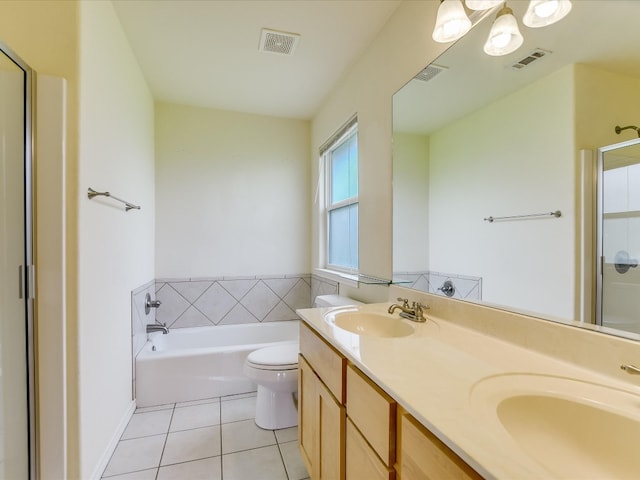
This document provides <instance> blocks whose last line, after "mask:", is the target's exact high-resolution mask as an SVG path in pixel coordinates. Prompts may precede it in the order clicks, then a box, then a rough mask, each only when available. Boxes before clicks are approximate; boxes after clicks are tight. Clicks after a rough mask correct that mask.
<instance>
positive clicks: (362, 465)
mask: <svg viewBox="0 0 640 480" xmlns="http://www.w3.org/2000/svg"><path fill="white" fill-rule="evenodd" d="M365 478H366V479H367V480H394V479H395V478H396V472H395V470H393V468H389V467H387V466H386V465H385V464H384V463H382V462H381V461H380V459H379V458H378V456H377V455H376V454H375V453H374V452H373V450H372V449H371V447H370V446H369V444H367V442H366V440H365V439H364V438H362V435H361V434H360V432H358V430H357V429H356V427H354V426H353V423H352V422H351V420H350V419H347V475H346V480H362V479H365Z"/></svg>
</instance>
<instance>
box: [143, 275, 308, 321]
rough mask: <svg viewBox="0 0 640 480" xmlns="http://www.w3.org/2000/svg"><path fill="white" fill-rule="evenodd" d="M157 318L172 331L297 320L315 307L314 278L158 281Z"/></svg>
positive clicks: (283, 277) (282, 277)
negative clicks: (302, 311) (299, 312)
mask: <svg viewBox="0 0 640 480" xmlns="http://www.w3.org/2000/svg"><path fill="white" fill-rule="evenodd" d="M155 296H156V298H157V299H158V300H160V301H161V302H162V305H161V306H160V308H158V309H157V312H156V319H157V320H158V321H159V322H161V323H166V324H167V325H168V326H169V327H170V328H183V327H202V326H212V325H229V324H240V323H258V322H272V321H280V320H297V319H298V316H297V315H296V313H295V310H296V309H298V308H308V307H310V306H311V277H310V275H281V276H263V277H250V278H247V277H243V278H217V279H216V278H211V279H164V280H163V279H158V280H156V292H155Z"/></svg>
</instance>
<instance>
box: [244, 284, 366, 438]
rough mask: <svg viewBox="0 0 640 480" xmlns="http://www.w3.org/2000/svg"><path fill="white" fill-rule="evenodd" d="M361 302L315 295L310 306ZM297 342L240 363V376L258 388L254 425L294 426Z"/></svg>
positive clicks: (253, 354)
mask: <svg viewBox="0 0 640 480" xmlns="http://www.w3.org/2000/svg"><path fill="white" fill-rule="evenodd" d="M360 304H361V302H358V301H356V300H353V299H351V298H347V297H342V296H340V295H319V296H318V297H316V300H315V302H314V304H313V306H314V307H338V306H343V305H360ZM299 350H300V347H299V344H298V342H287V343H283V344H281V345H276V346H274V347H266V348H261V349H259V350H255V351H253V352H251V353H250V354H249V355H248V356H247V360H246V362H245V364H244V374H245V375H246V376H247V377H249V378H250V379H251V380H253V381H254V382H255V383H256V384H257V385H258V397H257V398H256V419H255V421H256V425H258V426H259V427H260V428H264V429H267V430H277V429H280V428H288V427H294V426H296V425H297V424H298V408H297V391H298V352H299Z"/></svg>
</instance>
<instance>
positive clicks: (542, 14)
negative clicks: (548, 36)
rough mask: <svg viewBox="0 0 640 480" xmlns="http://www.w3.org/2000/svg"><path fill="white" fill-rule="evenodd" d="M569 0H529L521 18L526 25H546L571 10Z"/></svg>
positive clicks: (537, 26)
mask: <svg viewBox="0 0 640 480" xmlns="http://www.w3.org/2000/svg"><path fill="white" fill-rule="evenodd" d="M571 7H572V5H571V1H570V0H531V2H529V7H527V11H526V13H525V14H524V17H523V18H522V23H524V24H525V25H526V26H527V27H531V28H540V27H546V26H547V25H551V24H553V23H556V22H558V21H560V20H562V19H563V18H564V17H566V16H567V14H568V13H569V12H570V11H571Z"/></svg>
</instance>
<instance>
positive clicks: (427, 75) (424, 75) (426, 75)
mask: <svg viewBox="0 0 640 480" xmlns="http://www.w3.org/2000/svg"><path fill="white" fill-rule="evenodd" d="M445 70H448V68H447V67H442V66H440V65H436V64H435V63H432V64H431V65H429V66H428V67H427V68H425V69H424V70H422V71H421V72H420V73H418V74H417V75H416V76H415V77H413V78H415V79H416V80H420V81H421V82H428V81H429V80H433V79H434V78H435V77H436V75H438V74H440V73H442V72H444V71H445Z"/></svg>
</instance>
